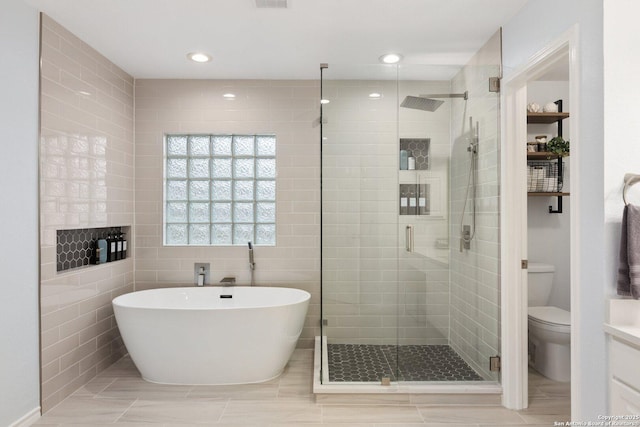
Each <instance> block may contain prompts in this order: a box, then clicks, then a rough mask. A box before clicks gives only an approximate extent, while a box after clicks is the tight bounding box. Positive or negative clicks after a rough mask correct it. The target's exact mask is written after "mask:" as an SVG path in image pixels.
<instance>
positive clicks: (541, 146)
mask: <svg viewBox="0 0 640 427" xmlns="http://www.w3.org/2000/svg"><path fill="white" fill-rule="evenodd" d="M536 143H537V144H538V151H547V135H536Z"/></svg>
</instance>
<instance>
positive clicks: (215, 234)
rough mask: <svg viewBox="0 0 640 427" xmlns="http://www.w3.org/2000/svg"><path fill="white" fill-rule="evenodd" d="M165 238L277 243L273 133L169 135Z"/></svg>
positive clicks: (217, 243) (182, 241)
mask: <svg viewBox="0 0 640 427" xmlns="http://www.w3.org/2000/svg"><path fill="white" fill-rule="evenodd" d="M164 176H165V182H164V184H165V185H164V242H165V245H171V246H186V245H197V246H210V245H214V246H231V245H246V244H247V242H252V243H253V244H255V245H263V246H274V245H275V244H276V136H275V135H269V134H265V135H187V134H180V135H167V136H166V138H165V173H164Z"/></svg>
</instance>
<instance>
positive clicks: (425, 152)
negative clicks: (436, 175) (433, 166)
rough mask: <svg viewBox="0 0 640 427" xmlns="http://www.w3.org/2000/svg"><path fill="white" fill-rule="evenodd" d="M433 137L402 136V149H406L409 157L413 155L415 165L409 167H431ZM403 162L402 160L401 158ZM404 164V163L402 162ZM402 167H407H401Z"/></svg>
mask: <svg viewBox="0 0 640 427" xmlns="http://www.w3.org/2000/svg"><path fill="white" fill-rule="evenodd" d="M430 145H431V138H400V151H401V152H402V151H405V152H406V153H407V155H408V156H409V157H413V158H414V161H415V167H413V168H411V167H409V168H408V169H415V170H428V169H429V147H430ZM400 161H401V162H402V160H400ZM401 164H402V163H401ZM400 168H401V169H407V168H404V167H402V166H401V167H400Z"/></svg>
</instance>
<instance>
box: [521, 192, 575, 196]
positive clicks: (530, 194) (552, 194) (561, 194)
mask: <svg viewBox="0 0 640 427" xmlns="http://www.w3.org/2000/svg"><path fill="white" fill-rule="evenodd" d="M569 194H570V193H562V192H556V191H529V192H528V193H527V195H529V196H533V197H556V196H559V197H562V196H568V195H569Z"/></svg>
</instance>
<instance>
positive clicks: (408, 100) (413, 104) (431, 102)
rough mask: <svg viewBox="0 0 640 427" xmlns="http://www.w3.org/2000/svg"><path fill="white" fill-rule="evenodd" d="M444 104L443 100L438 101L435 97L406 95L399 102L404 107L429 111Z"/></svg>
mask: <svg viewBox="0 0 640 427" xmlns="http://www.w3.org/2000/svg"><path fill="white" fill-rule="evenodd" d="M442 104H444V101H438V100H437V99H431V98H423V97H420V96H407V97H405V98H404V101H402V103H401V104H400V106H401V107H404V108H412V109H414V110H422V111H431V112H434V111H436V110H437V109H438V107H440V106H441V105H442Z"/></svg>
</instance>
